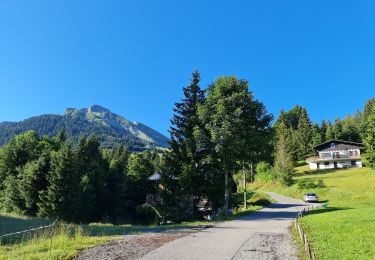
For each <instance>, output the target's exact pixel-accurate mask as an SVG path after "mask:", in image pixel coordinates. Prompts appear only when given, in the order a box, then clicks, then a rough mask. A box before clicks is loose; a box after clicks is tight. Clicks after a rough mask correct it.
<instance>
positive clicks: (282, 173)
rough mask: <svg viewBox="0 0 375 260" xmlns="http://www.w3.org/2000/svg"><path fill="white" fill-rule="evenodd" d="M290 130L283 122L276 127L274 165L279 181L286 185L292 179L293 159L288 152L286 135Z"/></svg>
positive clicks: (290, 182)
mask: <svg viewBox="0 0 375 260" xmlns="http://www.w3.org/2000/svg"><path fill="white" fill-rule="evenodd" d="M289 135H290V130H289V129H288V128H287V126H286V124H285V123H284V122H280V124H279V126H278V128H277V145H276V159H275V167H276V170H277V172H278V175H279V179H280V181H281V182H282V183H283V184H284V185H287V186H290V185H291V184H292V180H293V175H292V173H293V168H294V167H293V166H294V165H293V159H292V155H291V152H290V146H289V142H288V136H289Z"/></svg>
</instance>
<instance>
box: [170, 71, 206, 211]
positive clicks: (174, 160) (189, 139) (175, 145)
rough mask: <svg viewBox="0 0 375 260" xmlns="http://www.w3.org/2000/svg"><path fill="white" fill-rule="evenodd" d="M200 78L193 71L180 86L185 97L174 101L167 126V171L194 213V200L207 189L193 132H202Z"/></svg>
mask: <svg viewBox="0 0 375 260" xmlns="http://www.w3.org/2000/svg"><path fill="white" fill-rule="evenodd" d="M199 82H200V75H199V72H198V71H195V72H194V73H193V74H192V79H191V82H190V84H189V85H188V86H187V87H184V88H183V93H184V98H183V99H182V100H181V102H179V103H176V104H175V107H174V109H173V111H174V116H173V118H172V120H171V123H172V126H171V129H170V134H171V141H170V145H171V149H170V152H169V153H168V154H167V158H166V163H168V168H169V170H170V173H169V175H171V176H174V177H176V178H177V185H178V190H179V192H180V195H179V196H184V197H187V198H188V199H189V201H190V202H189V203H188V205H186V207H189V210H190V215H191V216H193V214H194V201H197V200H200V199H201V198H202V196H203V195H204V194H205V191H206V188H205V185H204V184H205V182H204V172H203V171H202V164H201V162H202V158H203V153H202V150H200V147H199V145H198V141H197V136H196V133H197V132H200V134H201V133H202V128H203V124H202V122H201V120H200V119H199V116H198V106H199V105H201V104H203V102H204V98H205V97H204V91H203V90H201V88H200V87H199ZM172 183H173V181H172ZM176 191H177V190H176ZM175 195H177V194H175ZM177 196H178V195H177Z"/></svg>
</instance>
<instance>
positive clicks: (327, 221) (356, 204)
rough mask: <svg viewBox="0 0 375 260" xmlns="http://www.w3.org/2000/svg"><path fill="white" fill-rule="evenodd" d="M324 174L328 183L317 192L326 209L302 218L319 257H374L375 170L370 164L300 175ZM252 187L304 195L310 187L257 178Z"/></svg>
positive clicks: (325, 181) (289, 194)
mask: <svg viewBox="0 0 375 260" xmlns="http://www.w3.org/2000/svg"><path fill="white" fill-rule="evenodd" d="M296 175H297V176H298V177H296V180H298V179H300V178H315V179H316V178H321V179H322V180H323V181H324V184H325V185H326V188H322V189H309V190H308V191H313V192H316V193H317V195H318V196H319V199H320V200H321V201H326V202H328V205H329V207H328V208H327V209H319V210H316V211H315V212H313V214H310V215H307V216H306V217H304V218H302V220H301V223H302V225H303V226H304V227H305V228H306V229H307V230H308V236H309V238H310V240H311V242H312V245H313V248H314V251H315V252H316V255H317V258H318V259H375V171H374V170H371V169H369V168H356V169H346V170H337V171H332V172H328V173H321V174H313V175H305V176H301V174H296ZM251 188H253V189H257V190H262V191H274V192H278V193H280V194H284V195H288V196H292V197H296V198H302V196H303V193H305V192H306V191H307V190H299V189H298V186H297V184H294V185H293V186H292V187H290V188H285V187H282V186H281V185H280V184H278V183H264V182H259V181H258V182H256V183H253V184H251Z"/></svg>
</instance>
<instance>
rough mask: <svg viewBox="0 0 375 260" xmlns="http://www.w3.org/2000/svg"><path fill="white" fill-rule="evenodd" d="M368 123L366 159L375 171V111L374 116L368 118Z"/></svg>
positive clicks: (365, 140) (365, 141)
mask: <svg viewBox="0 0 375 260" xmlns="http://www.w3.org/2000/svg"><path fill="white" fill-rule="evenodd" d="M366 123H367V124H366V131H365V133H364V145H365V147H366V152H365V154H364V159H365V163H366V165H367V166H369V167H371V168H374V169H375V109H374V110H373V113H372V114H369V115H368V116H367V118H366Z"/></svg>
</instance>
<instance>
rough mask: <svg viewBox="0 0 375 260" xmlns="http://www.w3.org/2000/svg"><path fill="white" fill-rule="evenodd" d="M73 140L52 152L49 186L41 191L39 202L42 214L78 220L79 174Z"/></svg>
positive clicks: (48, 178) (40, 213)
mask: <svg viewBox="0 0 375 260" xmlns="http://www.w3.org/2000/svg"><path fill="white" fill-rule="evenodd" d="M74 158H75V157H74V151H73V147H72V142H71V141H70V140H69V141H67V142H66V143H65V144H64V145H63V146H62V147H61V149H60V150H59V151H58V152H54V153H52V158H51V171H50V173H49V174H48V176H47V181H48V188H47V190H46V191H44V192H42V193H41V202H40V203H39V204H38V207H39V212H38V214H39V215H40V216H48V217H60V218H61V219H62V220H66V221H75V220H77V213H78V206H79V205H80V204H79V202H80V201H79V176H78V174H77V168H76V162H75V160H74Z"/></svg>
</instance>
